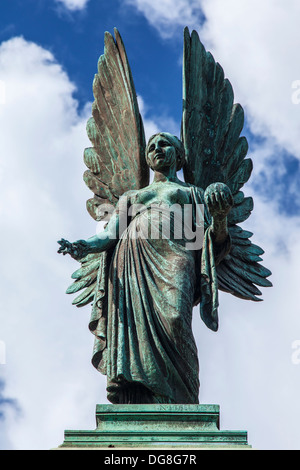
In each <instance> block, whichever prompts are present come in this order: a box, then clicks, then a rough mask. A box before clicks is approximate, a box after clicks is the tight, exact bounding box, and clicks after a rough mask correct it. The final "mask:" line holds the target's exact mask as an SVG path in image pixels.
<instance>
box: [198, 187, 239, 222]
mask: <svg viewBox="0 0 300 470" xmlns="http://www.w3.org/2000/svg"><path fill="white" fill-rule="evenodd" d="M204 200H205V203H206V204H207V207H208V210H209V212H210V215H211V216H212V217H214V218H215V217H216V218H222V219H223V218H225V217H226V216H227V214H228V213H229V211H230V209H231V208H232V206H233V197H232V194H231V191H230V189H229V187H228V186H227V185H226V184H224V183H213V184H211V185H209V186H208V187H207V188H206V191H205V193H204Z"/></svg>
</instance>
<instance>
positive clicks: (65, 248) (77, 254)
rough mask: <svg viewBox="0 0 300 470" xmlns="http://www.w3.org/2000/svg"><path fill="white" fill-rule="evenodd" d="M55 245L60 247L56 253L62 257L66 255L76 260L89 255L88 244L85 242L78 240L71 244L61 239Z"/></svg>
mask: <svg viewBox="0 0 300 470" xmlns="http://www.w3.org/2000/svg"><path fill="white" fill-rule="evenodd" d="M57 243H58V244H59V245H60V248H59V249H58V250H57V253H62V254H63V255H67V254H68V255H70V256H72V258H74V259H76V260H79V259H81V258H84V257H85V256H86V255H88V253H89V248H88V243H87V242H86V241H85V240H78V241H77V242H74V243H71V242H69V241H68V240H65V239H64V238H62V239H61V240H59V241H58V242H57Z"/></svg>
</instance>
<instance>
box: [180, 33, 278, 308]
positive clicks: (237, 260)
mask: <svg viewBox="0 0 300 470" xmlns="http://www.w3.org/2000/svg"><path fill="white" fill-rule="evenodd" d="M233 100H234V96H233V90H232V86H231V84H230V82H229V81H228V80H227V79H226V78H225V77H224V71H223V69H222V67H221V66H220V65H219V64H218V63H216V62H215V60H214V58H213V56H212V55H211V54H210V53H209V52H206V50H205V48H204V46H203V45H202V43H201V42H200V40H199V36H198V34H197V33H196V32H195V31H193V32H192V34H191V35H190V33H189V30H188V29H187V28H185V31H184V57H183V115H182V127H181V139H182V141H183V143H184V147H185V152H186V162H185V166H184V169H183V170H184V177H185V181H186V182H187V183H191V184H194V185H195V186H198V187H201V188H203V189H206V188H207V186H209V185H210V184H211V183H215V182H222V183H225V184H227V185H228V186H229V188H230V189H231V192H232V194H233V198H234V206H233V208H232V210H231V211H230V214H229V216H228V228H229V232H230V235H231V240H232V247H231V250H230V252H229V254H228V255H227V256H226V257H225V258H224V259H223V260H222V261H221V262H220V264H219V265H218V266H217V279H218V288H219V289H220V290H223V291H225V292H229V293H231V294H233V295H235V296H237V297H240V298H243V299H250V300H255V301H257V300H261V299H260V298H259V297H257V296H259V295H261V292H260V290H259V289H258V287H257V286H265V287H267V286H271V285H272V284H271V282H270V281H269V280H268V279H267V277H268V276H270V275H271V272H270V271H269V270H268V269H266V268H265V267H263V266H262V265H261V264H260V261H262V259H261V255H262V254H263V253H264V252H263V250H262V249H261V248H260V247H258V246H256V245H254V244H253V243H252V242H251V241H250V237H251V236H252V233H250V232H248V231H245V230H243V229H242V228H241V227H240V226H239V224H241V223H242V222H244V221H245V220H246V219H247V218H248V217H249V216H250V214H251V211H252V209H253V200H252V198H251V197H245V196H244V193H243V192H242V191H241V188H242V187H243V185H244V184H245V183H246V182H247V181H248V179H249V178H250V175H251V172H252V160H251V159H250V158H246V155H247V152H248V143H247V140H246V138H245V137H241V136H240V134H241V132H242V129H243V126H244V112H243V108H242V107H241V106H240V105H239V104H234V102H233Z"/></svg>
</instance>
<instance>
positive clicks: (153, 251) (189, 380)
mask: <svg viewBox="0 0 300 470" xmlns="http://www.w3.org/2000/svg"><path fill="white" fill-rule="evenodd" d="M189 190H190V203H191V207H192V214H193V216H192V225H193V231H195V228H196V225H197V224H199V218H197V211H199V207H205V206H204V198H203V190H201V189H200V188H196V187H194V186H192V185H191V186H190V188H189ZM199 205H202V206H199ZM150 213H151V217H152V218H151V221H150V225H151V226H152V227H153V220H157V219H156V218H155V217H156V215H157V214H158V213H159V210H158V209H157V208H156V209H154V213H153V208H152V209H151V211H148V210H147V208H146V210H143V211H141V212H140V213H138V214H136V215H135V216H134V217H132V218H131V220H130V221H129V224H128V226H127V228H126V229H125V230H124V232H123V233H122V234H121V236H120V238H119V240H118V242H117V244H116V246H115V247H114V248H113V249H111V250H110V251H108V252H104V253H102V254H101V257H102V259H101V266H100V269H99V274H98V281H97V282H98V286H97V292H96V294H95V299H94V304H93V309H92V316H91V321H90V324H89V327H90V330H91V331H92V332H93V333H94V335H95V344H94V353H93V358H92V363H93V365H94V366H95V367H96V368H97V369H98V370H99V371H100V372H101V373H103V374H106V375H107V392H108V395H107V396H108V399H109V400H110V401H111V402H112V403H121V402H122V397H124V391H126V390H128V389H130V387H132V386H134V385H137V386H141V387H142V389H144V390H146V391H147V392H148V395H149V396H150V397H151V399H150V401H151V402H152V403H186V404H193V403H198V394H199V364H198V354H197V347H196V343H195V339H194V336H193V332H192V312H193V307H194V306H195V305H197V304H198V303H200V314H201V317H202V319H203V321H204V322H205V324H206V325H207V326H208V327H209V328H210V329H212V330H214V331H216V330H217V328H218V314H217V308H218V294H217V293H218V288H217V274H216V265H217V264H218V262H220V261H221V259H223V257H224V256H225V255H226V254H227V253H228V251H229V249H230V239H229V237H228V238H227V240H226V241H225V242H224V243H223V244H222V245H218V246H216V245H215V244H214V240H213V234H212V232H211V229H210V216H209V214H208V211H207V209H206V208H205V210H204V218H202V223H203V224H204V237H203V243H202V244H201V247H200V249H197V250H195V249H193V248H192V249H190V248H187V246H188V245H187V243H186V241H187V240H185V239H183V238H182V239H176V237H174V230H173V231H172V233H171V234H170V238H164V237H163V236H161V235H162V230H161V226H162V225H163V224H158V225H157V226H158V227H159V230H160V233H159V234H160V236H159V237H157V233H156V236H155V237H151V230H150V231H149V220H150V219H149V217H150ZM153 214H154V215H153ZM164 216H165V215H164V214H163V215H162V217H164ZM153 217H154V219H153ZM160 217H161V216H160ZM160 220H162V219H160ZM141 402H142V403H143V397H142V398H141Z"/></svg>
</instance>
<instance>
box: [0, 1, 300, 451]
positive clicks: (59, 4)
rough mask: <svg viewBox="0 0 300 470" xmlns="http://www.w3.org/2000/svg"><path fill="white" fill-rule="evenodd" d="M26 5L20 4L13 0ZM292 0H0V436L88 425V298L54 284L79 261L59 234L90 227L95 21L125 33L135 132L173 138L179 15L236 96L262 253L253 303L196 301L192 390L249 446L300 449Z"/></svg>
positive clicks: (298, 112)
mask: <svg viewBox="0 0 300 470" xmlns="http://www.w3.org/2000/svg"><path fill="white" fill-rule="evenodd" d="M24 3H26V5H24ZM299 18H300V4H299V2H298V1H297V0H289V2H285V1H284V0H264V1H263V2H261V1H259V0H243V2H241V1H238V0H190V1H187V0H151V1H150V0H123V1H117V0H113V1H111V2H104V0H47V1H46V0H28V1H26V2H22V1H19V0H4V1H2V2H1V6H0V158H1V163H0V179H1V184H0V194H1V198H0V224H1V231H0V234H1V235H0V236H1V244H0V250H1V266H2V272H1V283H0V285H1V291H2V292H1V295H0V302H1V309H0V448H1V449H13V450H19V449H50V448H53V447H56V446H58V445H59V444H61V443H62V441H63V432H64V430H65V429H94V427H95V406H96V404H97V403H106V394H105V378H104V377H103V376H101V375H100V374H99V373H97V371H96V370H95V369H94V368H93V367H92V365H91V364H90V359H91V352H92V346H93V337H92V335H91V334H90V333H89V331H88V327H87V325H88V320H89V315H90V307H86V308H83V309H78V308H75V307H73V306H72V305H71V301H72V298H71V296H67V295H65V290H66V288H67V287H68V285H69V284H70V275H71V273H72V272H73V271H74V270H75V269H76V267H77V263H76V262H75V261H74V260H72V259H69V258H67V257H62V256H58V255H57V254H56V250H57V244H56V240H58V239H59V238H61V237H62V236H63V237H65V238H68V239H70V240H76V239H79V238H88V237H90V236H91V235H93V234H94V233H95V230H96V226H95V223H94V221H93V220H92V219H91V218H90V216H89V215H88V213H87V211H86V209H85V201H86V199H88V198H89V197H90V194H91V193H90V191H89V190H88V189H87V188H86V187H85V185H84V183H83V181H82V174H83V171H84V170H85V168H84V164H83V160H82V154H83V149H84V148H85V147H86V146H89V141H88V139H87V136H86V132H85V125H86V121H87V119H88V117H89V116H90V110H91V102H92V100H93V97H92V90H91V84H92V79H93V75H94V73H95V72H96V65H97V60H98V57H99V55H100V54H102V52H103V36H104V31H106V30H108V31H110V32H113V28H114V27H115V26H116V27H117V28H118V29H119V31H120V33H121V35H122V37H123V40H124V42H125V46H126V49H127V54H128V56H129V61H130V64H131V67H132V71H133V76H134V80H135V86H136V90H137V93H138V95H139V99H140V104H141V112H142V114H143V119H144V125H145V129H146V135H147V136H149V135H151V134H152V133H153V132H154V131H158V130H169V131H171V132H174V133H176V134H177V135H179V127H180V119H181V60H182V32H183V28H184V26H186V25H187V26H189V28H190V30H192V29H196V30H197V31H198V32H199V35H200V37H201V40H202V42H203V43H204V44H205V47H206V49H207V50H210V51H211V52H212V53H213V55H214V57H215V59H216V60H217V61H218V62H220V64H221V65H222V67H223V68H224V70H225V74H226V76H227V77H228V78H229V80H230V81H231V83H232V85H233V88H234V91H235V101H237V102H240V103H241V104H242V106H243V107H244V110H245V114H246V122H245V128H244V134H245V135H246V136H247V138H248V141H249V145H250V150H249V155H250V156H251V158H252V159H253V163H254V171H253V173H252V177H251V179H250V181H249V183H248V184H247V186H246V187H245V188H244V189H245V193H246V194H247V195H251V196H253V197H254V202H255V206H254V211H253V213H252V215H251V217H250V218H249V219H248V220H247V221H246V222H245V223H244V224H243V227H244V228H247V229H249V230H250V231H252V232H254V237H253V242H254V243H256V244H258V245H260V246H262V247H263V249H264V250H265V255H264V262H263V264H264V265H265V266H266V267H268V268H269V269H271V271H272V272H273V276H272V282H273V284H274V287H273V288H271V289H264V290H263V297H264V301H263V302H260V303H252V302H245V301H242V300H239V299H236V298H234V297H232V296H229V295H225V294H224V295H221V298H220V304H221V306H220V311H219V314H220V328H219V331H218V333H213V332H211V331H209V330H208V329H207V328H206V327H205V326H204V324H203V323H201V321H200V319H199V313H198V311H197V309H195V315H194V318H195V319H194V332H195V336H196V339H197V344H198V349H199V357H200V381H201V390H200V401H201V402H202V403H216V404H219V405H220V407H221V427H222V429H231V430H235V429H241V430H247V431H248V438H249V443H250V444H251V445H252V446H253V447H254V448H256V449H299V447H300V444H299V443H300V431H299V426H298V420H299V417H300V405H299V398H298V397H299V391H300V308H299V288H298V284H299V263H300V194H299V187H300V184H299V183H300V178H299V174H300V170H299V165H300V162H299V160H300V139H299V135H300V132H299V131H300V62H299V59H298V51H299V49H300V35H299Z"/></svg>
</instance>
